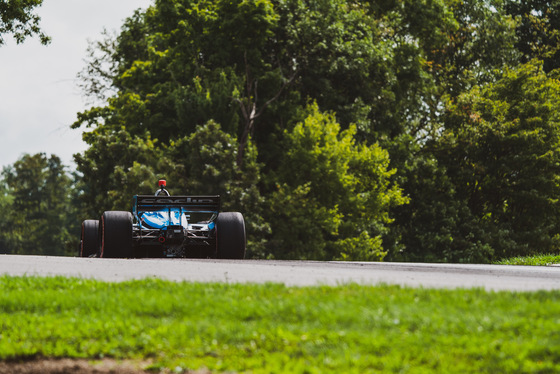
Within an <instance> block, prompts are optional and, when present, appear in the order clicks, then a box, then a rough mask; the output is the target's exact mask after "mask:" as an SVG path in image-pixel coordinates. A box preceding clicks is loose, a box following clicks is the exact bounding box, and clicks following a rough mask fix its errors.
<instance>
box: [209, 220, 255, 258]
mask: <svg viewBox="0 0 560 374" xmlns="http://www.w3.org/2000/svg"><path fill="white" fill-rule="evenodd" d="M216 230H217V238H216V239H217V241H218V244H217V247H218V258H227V259H237V260H242V259H244V258H245V248H246V246H247V239H246V236H245V220H244V219H243V215H242V214H241V213H239V212H225V213H220V214H218V218H217V219H216Z"/></svg>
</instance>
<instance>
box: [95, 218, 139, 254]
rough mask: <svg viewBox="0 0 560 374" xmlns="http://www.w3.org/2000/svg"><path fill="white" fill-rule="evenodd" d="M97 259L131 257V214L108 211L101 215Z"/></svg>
mask: <svg viewBox="0 0 560 374" xmlns="http://www.w3.org/2000/svg"><path fill="white" fill-rule="evenodd" d="M99 236H100V244H101V249H100V252H99V257H104V258H129V257H133V248H132V214H131V213H130V212H119V211H110V212H105V213H103V216H101V223H100V230H99Z"/></svg>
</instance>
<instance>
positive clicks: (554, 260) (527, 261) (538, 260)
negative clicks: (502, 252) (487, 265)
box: [496, 254, 560, 266]
mask: <svg viewBox="0 0 560 374" xmlns="http://www.w3.org/2000/svg"><path fill="white" fill-rule="evenodd" d="M496 264H498V265H534V266H548V265H551V264H560V255H552V254H543V255H535V256H526V257H513V258H508V259H505V260H501V261H498V262H496Z"/></svg>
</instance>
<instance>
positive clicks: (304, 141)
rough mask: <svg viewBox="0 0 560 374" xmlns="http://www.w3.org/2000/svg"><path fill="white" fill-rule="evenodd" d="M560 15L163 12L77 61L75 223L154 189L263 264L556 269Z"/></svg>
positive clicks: (175, 6) (129, 24)
mask: <svg viewBox="0 0 560 374" xmlns="http://www.w3.org/2000/svg"><path fill="white" fill-rule="evenodd" d="M559 9H560V1H558V0H523V1H517V0H499V1H488V0H472V1H458V0H431V1H424V0H421V1H408V0H398V1H380V2H369V1H347V0H321V1H314V2H308V1H305V0H255V1H246V0H217V1H212V2H204V1H195V0H156V1H155V2H154V4H153V5H152V6H151V7H149V8H148V9H146V10H139V11H137V12H136V13H135V14H134V15H132V16H131V17H130V18H128V19H127V20H126V21H125V22H124V24H123V26H122V28H121V30H120V32H118V33H117V34H114V35H112V34H111V33H108V32H107V33H104V34H103V39H102V40H100V41H98V42H95V43H93V44H92V45H91V48H90V49H89V53H88V56H87V59H86V61H87V65H86V67H85V68H84V70H83V71H82V72H81V73H80V80H81V83H80V85H81V87H82V88H83V89H84V92H85V94H86V95H87V96H88V97H89V98H90V99H91V101H92V102H95V103H97V104H96V105H95V106H92V107H91V108H90V109H89V110H87V111H84V112H82V113H79V114H78V118H77V121H76V122H75V123H74V125H73V127H74V128H82V129H83V130H84V139H85V141H86V142H87V143H88V144H89V148H88V150H86V151H85V152H84V153H82V154H79V155H76V163H77V169H78V172H79V175H80V178H79V181H78V183H77V190H78V191H77V193H78V192H79V198H80V200H79V204H78V203H76V202H75V201H74V202H73V203H72V204H73V205H72V206H73V207H74V208H75V209H77V210H78V211H79V212H80V215H81V216H82V218H86V217H96V216H98V215H99V214H100V213H101V212H102V211H103V210H108V209H129V208H130V207H129V204H130V196H131V195H133V194H135V193H151V192H153V191H152V190H153V189H154V185H153V184H154V181H155V180H157V178H159V177H166V178H167V179H168V180H169V184H170V186H171V188H172V192H176V193H219V194H220V195H222V196H223V201H224V204H225V206H224V208H226V209H228V210H239V211H241V212H243V214H244V215H245V218H246V221H247V224H248V234H249V253H250V255H251V256H252V257H256V258H267V257H274V258H289V259H293V258H306V259H328V260H330V259H343V260H381V259H384V258H385V259H390V260H415V261H455V262H489V261H493V260H496V259H499V258H502V257H505V256H511V255H516V256H517V255H527V254H533V253H543V252H544V253H549V252H550V253H554V252H557V251H558V240H559V239H560V237H559V236H558V229H557V228H558V227H560V222H559V220H560V216H559V206H558V201H559V198H560V185H559V180H558V177H559V175H560V170H559V166H558V165H560V159H559V157H560V155H559V151H560V149H559V140H560V138H559V128H558V125H559V119H560V118H559V113H560V112H559V109H558V108H559V105H558V104H560V103H559V100H560V99H559V97H560V95H559V94H560V92H559V87H560V86H559V82H558V76H559V75H558V73H559V71H558V70H557V68H558V61H559V59H558V53H559V52H558V50H559V46H560V44H559V42H560V40H559V32H560V31H559V30H560V29H559V27H560V24H558V19H559V18H558V10H559ZM4 196H8V197H9V198H11V194H9V193H7V194H4ZM9 198H7V199H8V200H9ZM8 200H6V201H7V202H2V204H8V203H9V201H8Z"/></svg>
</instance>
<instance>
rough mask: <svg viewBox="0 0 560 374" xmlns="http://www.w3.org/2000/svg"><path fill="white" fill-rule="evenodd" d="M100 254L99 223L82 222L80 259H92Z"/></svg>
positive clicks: (94, 220)
mask: <svg viewBox="0 0 560 374" xmlns="http://www.w3.org/2000/svg"><path fill="white" fill-rule="evenodd" d="M97 252H99V221H98V220H96V219H86V220H85V221H84V222H82V238H81V240H80V257H90V256H92V255H95V254H97Z"/></svg>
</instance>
